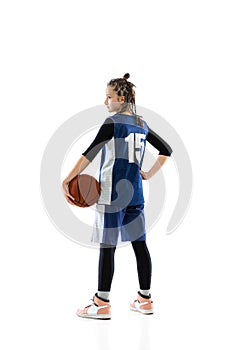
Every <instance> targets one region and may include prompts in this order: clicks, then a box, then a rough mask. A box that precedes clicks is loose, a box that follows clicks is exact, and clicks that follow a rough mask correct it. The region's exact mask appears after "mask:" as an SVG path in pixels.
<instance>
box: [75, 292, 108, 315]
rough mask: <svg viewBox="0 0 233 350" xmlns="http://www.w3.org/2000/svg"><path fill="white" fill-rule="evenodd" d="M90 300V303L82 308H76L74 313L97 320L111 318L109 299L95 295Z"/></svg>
mask: <svg viewBox="0 0 233 350" xmlns="http://www.w3.org/2000/svg"><path fill="white" fill-rule="evenodd" d="M91 301H92V302H91V303H90V305H88V306H86V307H85V308H84V309H78V310H77V312H76V315H77V316H79V317H84V318H94V319H99V320H110V319H111V305H110V303H109V301H104V300H102V299H100V298H99V297H98V296H97V295H95V296H94V298H93V299H92V300H91Z"/></svg>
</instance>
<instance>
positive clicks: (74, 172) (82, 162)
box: [62, 155, 90, 204]
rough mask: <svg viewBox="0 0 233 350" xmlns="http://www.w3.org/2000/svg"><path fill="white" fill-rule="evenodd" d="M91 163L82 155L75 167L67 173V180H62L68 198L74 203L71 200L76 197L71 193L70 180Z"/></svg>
mask: <svg viewBox="0 0 233 350" xmlns="http://www.w3.org/2000/svg"><path fill="white" fill-rule="evenodd" d="M89 164H90V161H89V160H88V159H87V158H86V157H85V156H83V155H82V156H81V157H80V158H79V160H78V161H77V163H76V164H75V166H74V168H73V169H72V170H71V172H70V173H69V174H68V175H67V177H66V178H65V180H64V181H63V182H62V188H63V191H64V195H65V197H66V200H67V201H68V202H69V203H70V204H73V202H72V201H71V200H74V198H73V197H72V196H71V194H70V193H69V182H70V181H71V180H72V179H73V178H74V177H75V176H77V175H79V174H80V173H81V172H82V171H83V170H84V169H86V167H87V166H88V165H89Z"/></svg>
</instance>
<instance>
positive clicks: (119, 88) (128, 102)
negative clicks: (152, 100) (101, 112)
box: [107, 73, 144, 126]
mask: <svg viewBox="0 0 233 350" xmlns="http://www.w3.org/2000/svg"><path fill="white" fill-rule="evenodd" d="M129 77H130V74H129V73H125V75H124V76H123V78H117V79H111V80H110V81H109V83H108V84H107V85H108V86H112V88H113V90H114V91H116V93H117V95H118V96H124V97H125V102H124V103H123V105H122V108H121V110H120V113H121V112H124V111H126V110H127V108H128V107H129V108H130V110H131V112H132V113H133V115H135V117H136V119H137V124H138V125H140V126H143V125H144V123H143V120H142V119H141V118H142V117H140V116H138V115H136V104H135V91H134V89H133V88H134V87H136V86H135V85H134V84H133V83H131V82H129V81H128V79H129Z"/></svg>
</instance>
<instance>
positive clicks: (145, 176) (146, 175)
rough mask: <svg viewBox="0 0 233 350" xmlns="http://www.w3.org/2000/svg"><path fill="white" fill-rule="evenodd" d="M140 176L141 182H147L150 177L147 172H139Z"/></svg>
mask: <svg viewBox="0 0 233 350" xmlns="http://www.w3.org/2000/svg"><path fill="white" fill-rule="evenodd" d="M140 174H141V175H142V179H143V180H149V178H150V176H149V173H148V172H146V171H143V170H140Z"/></svg>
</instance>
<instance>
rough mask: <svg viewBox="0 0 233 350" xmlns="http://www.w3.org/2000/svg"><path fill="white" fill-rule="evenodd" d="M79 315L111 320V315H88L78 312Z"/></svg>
mask: <svg viewBox="0 0 233 350" xmlns="http://www.w3.org/2000/svg"><path fill="white" fill-rule="evenodd" d="M76 315H77V316H78V317H82V318H91V319H92V320H111V315H88V314H78V313H76Z"/></svg>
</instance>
